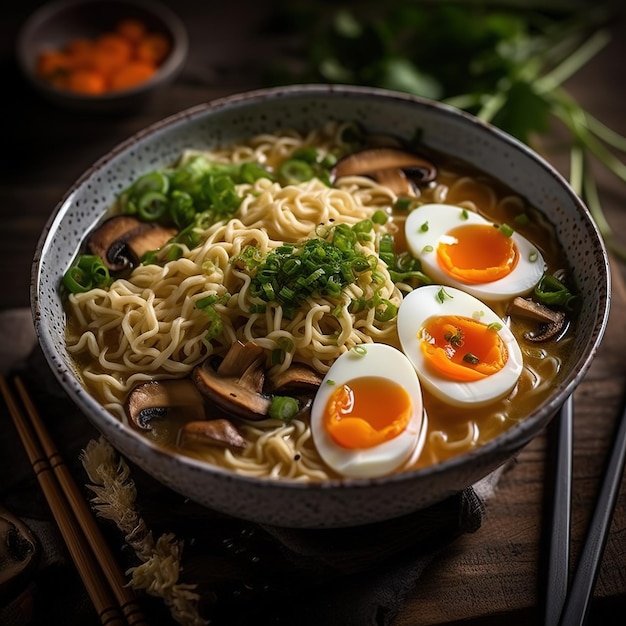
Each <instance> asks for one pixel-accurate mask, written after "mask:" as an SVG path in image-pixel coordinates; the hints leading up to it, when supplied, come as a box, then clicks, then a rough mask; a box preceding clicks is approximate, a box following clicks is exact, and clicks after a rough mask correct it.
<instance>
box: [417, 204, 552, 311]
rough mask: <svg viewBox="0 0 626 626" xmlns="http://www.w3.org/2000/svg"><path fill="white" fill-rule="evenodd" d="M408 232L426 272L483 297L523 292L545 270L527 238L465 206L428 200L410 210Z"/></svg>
mask: <svg viewBox="0 0 626 626" xmlns="http://www.w3.org/2000/svg"><path fill="white" fill-rule="evenodd" d="M405 234H406V240H407V244H408V246H409V248H410V249H411V252H412V253H413V255H414V256H416V257H417V258H418V259H419V260H420V261H421V263H422V270H423V271H424V273H426V274H427V275H428V276H430V277H431V278H432V279H433V280H434V281H436V282H439V283H442V284H444V285H452V286H454V287H458V288H461V289H463V290H464V291H466V292H468V293H470V294H472V295H474V296H476V297H477V298H480V299H482V300H503V299H507V298H511V297H514V296H521V295H525V294H527V293H528V292H530V291H531V290H532V289H533V288H534V286H535V285H536V284H537V283H538V282H539V280H540V279H541V277H542V275H543V273H544V270H545V262H544V259H543V257H542V255H541V253H540V252H539V250H538V249H537V248H536V247H535V246H534V245H533V244H532V243H531V242H530V241H528V240H527V239H526V238H525V237H523V236H522V235H520V234H518V233H516V232H515V231H513V230H512V229H509V228H508V227H506V226H502V225H498V224H494V223H493V222H489V221H488V220H486V219H485V218H484V217H482V216H481V215H479V214H478V213H476V212H474V211H469V210H468V209H464V208H462V207H458V206H453V205H449V204H425V205H423V206H421V207H419V208H417V209H415V210H413V211H411V213H409V215H408V217H407V219H406V225H405Z"/></svg>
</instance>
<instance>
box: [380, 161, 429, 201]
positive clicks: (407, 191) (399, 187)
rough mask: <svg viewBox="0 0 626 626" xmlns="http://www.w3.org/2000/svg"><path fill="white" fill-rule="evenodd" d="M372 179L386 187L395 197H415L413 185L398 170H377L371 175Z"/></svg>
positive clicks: (415, 192)
mask: <svg viewBox="0 0 626 626" xmlns="http://www.w3.org/2000/svg"><path fill="white" fill-rule="evenodd" d="M372 178H373V179H374V180H375V181H376V182H378V183H380V184H381V185H383V186H384V187H388V188H389V189H391V191H393V192H394V193H395V194H396V195H397V196H413V197H415V196H417V195H418V194H417V191H416V188H415V185H414V184H413V183H412V182H411V181H410V180H409V179H408V178H407V176H406V174H405V173H404V172H403V171H402V170H401V169H398V168H395V167H394V168H389V169H386V170H378V171H377V172H374V173H373V174H372Z"/></svg>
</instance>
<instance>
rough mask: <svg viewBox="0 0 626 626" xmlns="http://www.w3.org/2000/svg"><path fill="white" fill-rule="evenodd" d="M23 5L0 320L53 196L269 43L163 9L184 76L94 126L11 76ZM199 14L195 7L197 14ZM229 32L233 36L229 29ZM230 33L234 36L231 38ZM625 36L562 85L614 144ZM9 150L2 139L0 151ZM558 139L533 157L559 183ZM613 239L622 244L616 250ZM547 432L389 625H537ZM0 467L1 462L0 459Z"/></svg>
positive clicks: (610, 421)
mask: <svg viewBox="0 0 626 626" xmlns="http://www.w3.org/2000/svg"><path fill="white" fill-rule="evenodd" d="M37 4H38V3H36V2H28V1H25V2H20V3H10V5H9V6H6V7H3V11H2V14H1V15H0V26H1V29H2V32H1V37H0V50H1V54H2V56H1V61H0V62H1V69H2V75H3V76H4V84H5V87H4V88H3V89H2V96H1V97H0V103H1V104H0V106H1V107H2V116H1V120H2V124H3V128H2V138H3V140H4V141H3V144H4V145H3V146H2V161H3V164H2V167H1V168H0V211H1V212H2V226H1V227H0V249H1V250H2V256H1V258H2V260H1V261H0V285H2V287H1V289H0V310H4V309H11V308H16V307H27V306H28V304H29V277H30V264H31V259H32V256H33V252H34V249H35V246H36V243H37V240H38V237H39V234H40V232H41V230H42V228H43V226H44V224H45V222H46V221H47V219H48V217H49V216H50V214H51V212H52V211H53V209H54V207H55V205H56V203H57V202H58V201H59V199H60V198H61V196H62V194H63V193H64V191H65V190H66V189H67V188H68V187H69V186H70V185H71V184H72V183H73V182H74V180H75V179H76V178H77V177H78V176H79V175H80V174H81V173H82V172H83V171H84V170H85V169H86V168H87V167H88V166H89V165H91V164H92V163H93V162H94V161H96V160H97V159H98V158H99V157H101V156H102V155H104V154H105V153H106V152H107V151H108V150H109V149H110V148H112V147H113V146H115V145H116V144H117V143H118V142H120V141H121V140H123V139H125V138H127V137H128V136H129V135H130V134H132V133H134V132H135V131H137V130H140V129H141V128H143V127H145V126H147V125H148V124H150V123H152V122H154V121H156V120H158V119H160V118H162V117H164V116H166V115H169V114H171V113H174V112H177V111H179V110H181V109H184V108H187V107H189V106H191V105H194V104H197V103H200V102H203V101H206V100H208V99H212V98H214V97H218V96H222V95H227V94H230V93H235V92H238V91H243V90H246V89H249V88H255V87H258V86H260V83H259V81H260V78H259V76H260V70H261V67H262V63H260V62H259V59H262V58H263V54H262V53H263V52H264V50H266V46H267V45H268V42H267V40H266V39H264V38H263V36H262V33H259V32H258V31H257V30H256V29H255V25H254V23H252V24H248V25H246V24H247V23H246V22H240V21H234V20H233V16H234V15H236V14H237V13H236V11H237V8H236V6H235V7H233V5H230V7H231V8H230V9H228V8H225V7H224V6H222V5H218V4H216V5H215V6H211V8H210V11H209V9H208V8H207V9H205V10H204V12H203V11H202V10H201V8H199V7H201V6H202V4H203V3H193V2H186V1H181V2H170V3H169V4H171V5H172V6H173V8H175V9H176V10H177V11H178V12H179V14H180V15H181V17H183V18H184V19H185V20H186V22H187V26H188V29H189V34H190V41H191V49H190V57H189V61H188V63H187V67H186V69H185V71H184V73H183V74H182V75H181V76H180V78H179V79H178V80H177V81H176V83H175V84H174V85H173V86H172V87H171V88H169V89H168V90H166V91H165V92H164V93H162V94H161V95H160V96H159V98H158V99H157V100H155V101H154V102H152V103H150V104H149V105H148V106H147V107H145V108H144V109H142V110H141V111H138V112H135V113H133V114H130V115H117V116H100V117H94V116H93V115H88V114H79V113H75V112H68V111H63V110H59V109H56V108H53V107H52V106H50V105H49V104H48V103H46V102H45V101H43V100H41V99H40V98H39V97H38V96H37V95H35V94H34V93H32V92H31V91H30V89H29V88H28V87H27V85H26V84H25V83H24V82H23V80H22V78H21V77H20V75H19V72H18V69H17V66H16V64H15V59H14V56H13V53H14V43H15V35H16V32H17V29H18V27H19V25H20V24H21V23H22V21H23V19H24V18H25V17H26V15H28V13H29V12H30V10H31V9H32V8H33V7H34V6H37ZM205 6H208V5H205ZM233 25H237V26H238V27H233ZM242 25H243V26H242ZM625 42H626V30H625V29H624V28H621V29H618V30H616V33H615V37H614V39H613V42H612V43H611V44H610V46H609V47H608V48H607V49H605V50H604V51H603V52H602V53H601V54H600V55H599V56H598V57H597V58H596V59H594V60H593V61H592V62H591V63H590V65H589V66H588V67H586V68H584V69H583V70H582V71H580V72H579V73H578V74H577V75H576V76H575V77H574V78H572V79H571V80H570V81H569V82H568V83H567V87H568V89H569V90H570V92H571V93H572V94H573V95H575V96H576V97H577V98H578V100H579V101H580V102H581V103H582V104H583V105H585V106H586V107H587V108H588V109H589V110H590V111H591V112H592V113H593V114H594V115H595V116H596V117H598V118H599V119H601V120H602V121H604V122H605V123H606V124H608V125H609V126H611V127H613V128H614V129H616V130H618V131H620V132H622V133H624V134H626V104H625V103H626V70H625V68H624V64H625V60H626V45H625ZM7 139H8V141H7ZM561 139H562V135H561V134H560V131H559V129H558V128H555V129H554V133H553V134H552V135H551V136H550V137H549V138H548V139H546V140H545V141H544V144H543V146H544V150H545V155H546V156H547V158H548V159H549V160H551V161H552V162H553V163H554V164H555V165H556V166H557V167H558V168H559V169H560V170H561V171H562V172H563V173H567V166H568V165H567V164H568V160H567V155H566V153H565V152H564V151H563V146H562V144H561ZM596 171H597V180H598V184H599V185H600V191H601V195H602V199H603V201H604V205H605V210H606V212H607V216H608V218H609V220H610V222H611V224H612V225H613V228H614V230H615V231H616V232H618V233H625V232H626V210H625V209H626V185H625V184H623V183H620V182H619V181H618V180H617V179H616V178H615V177H613V176H612V175H610V174H608V173H606V172H605V171H604V170H602V169H601V168H599V167H598V168H596ZM623 239H624V241H626V237H624V238H623ZM625 276H626V268H625V266H624V264H620V263H618V262H615V263H614V265H613V296H612V312H611V317H610V321H609V326H608V329H607V333H606V336H605V337H606V338H605V340H604V341H603V343H602V345H601V347H600V349H599V351H598V354H597V356H596V358H595V360H594V362H593V365H592V367H591V370H590V371H589V373H588V375H587V376H586V378H585V380H584V381H583V383H582V384H581V385H580V387H579V388H578V389H577V391H576V393H575V435H574V440H575V449H574V477H573V509H572V565H575V564H576V561H577V556H578V553H579V551H580V548H581V544H582V540H583V537H584V534H585V531H586V528H587V524H588V522H589V517H590V514H591V512H592V509H593V506H594V499H595V493H596V489H597V486H598V482H599V479H600V476H601V474H602V471H603V468H604V465H605V461H606V455H607V451H608V448H609V445H610V443H611V440H612V437H613V433H614V430H615V425H616V419H617V416H618V415H619V412H620V408H621V403H622V398H623V393H624V389H626V367H625V366H626V355H625V352H626V326H625V324H626V323H625V321H624V320H625V316H624V306H625V305H626V288H624V282H625V281H624V277H625ZM550 455H551V449H550V431H548V432H546V433H544V434H542V435H541V436H539V437H537V438H536V439H535V440H534V441H533V442H531V443H530V444H529V445H528V446H527V447H526V448H525V449H524V450H523V451H522V452H521V453H520V454H519V456H518V457H517V459H516V461H515V462H514V463H513V465H512V466H511V467H509V468H508V470H507V471H506V472H505V473H504V475H503V477H502V478H501V480H500V483H499V486H498V489H497V492H496V495H495V497H494V498H493V499H492V500H491V501H490V502H489V503H488V506H487V514H486V519H485V522H484V524H483V526H482V527H481V528H480V530H479V531H478V532H476V533H474V534H470V535H465V536H463V537H461V538H460V539H459V540H457V541H456V542H454V543H453V544H452V545H451V546H450V547H449V548H448V549H446V550H445V552H444V553H443V554H441V555H440V557H439V558H438V559H437V560H436V561H435V562H433V563H432V564H431V565H430V566H429V569H428V571H427V573H426V575H424V576H423V577H422V578H421V579H420V582H419V585H418V586H417V588H415V589H414V590H412V591H411V592H410V594H409V596H408V598H407V601H406V605H405V607H404V609H403V610H402V612H401V614H400V615H399V616H398V618H397V620H396V622H394V624H397V626H418V625H419V626H427V625H435V624H448V625H450V624H457V623H458V624H460V623H463V624H503V623H506V624H510V625H513V624H539V623H541V615H542V613H541V605H542V597H543V587H544V585H545V579H544V576H545V545H544V542H545V529H544V524H545V522H546V511H547V507H546V503H545V501H544V499H545V495H546V493H547V490H546V488H547V485H546V476H547V466H548V460H549V458H550ZM0 462H2V461H0ZM620 609H626V490H625V489H624V488H622V491H621V493H620V495H619V498H618V502H617V509H616V513H615V517H614V520H613V523H612V526H611V532H610V535H609V538H608V541H607V544H606V549H605V554H604V560H603V563H602V567H601V569H600V571H599V576H598V580H597V584H596V588H595V594H594V600H593V603H592V607H591V613H590V619H589V623H593V624H623V623H624V614H623V612H621V611H620Z"/></svg>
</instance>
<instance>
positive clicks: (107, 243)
mask: <svg viewBox="0 0 626 626" xmlns="http://www.w3.org/2000/svg"><path fill="white" fill-rule="evenodd" d="M175 234H176V230H175V229H173V228H165V227H163V226H160V225H158V224H154V223H151V222H141V221H139V220H138V219H137V218H135V217H132V216H131V215H115V216H113V217H110V218H109V219H107V220H105V221H104V222H102V224H100V226H98V227H97V228H96V229H95V230H94V231H93V232H92V233H91V234H90V235H89V238H88V239H87V249H88V250H89V252H91V253H92V254H96V255H98V256H99V257H100V258H101V259H102V261H103V262H104V264H105V265H106V266H107V267H108V268H109V269H110V270H113V271H119V270H123V269H125V268H127V267H132V266H134V265H136V264H137V262H138V261H139V258H140V257H141V256H142V255H143V254H144V253H145V252H147V251H149V250H158V249H159V248H162V247H163V246H164V245H165V244H166V243H167V242H168V241H169V240H170V239H171V238H172V237H173V236H174V235H175Z"/></svg>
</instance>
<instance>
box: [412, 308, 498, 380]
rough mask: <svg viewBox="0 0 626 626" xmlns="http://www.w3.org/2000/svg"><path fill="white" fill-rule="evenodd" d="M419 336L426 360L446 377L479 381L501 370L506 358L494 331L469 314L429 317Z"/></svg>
mask: <svg viewBox="0 0 626 626" xmlns="http://www.w3.org/2000/svg"><path fill="white" fill-rule="evenodd" d="M419 336H420V337H421V339H422V341H421V343H420V347H421V349H422V354H423V355H424V357H425V358H426V361H427V363H430V364H431V365H432V367H433V368H435V369H436V370H437V371H438V372H439V373H440V374H442V375H443V376H445V377H446V378H448V379H449V380H455V381H459V382H472V381H475V380H481V379H482V378H486V377H487V376H490V375H491V374H495V373H496V372H498V371H499V370H501V369H502V368H503V367H504V365H505V363H506V361H507V358H508V353H507V349H506V346H505V345H504V343H503V341H502V339H501V338H500V336H499V335H498V333H497V331H496V330H495V329H493V328H489V327H488V326H487V325H486V324H483V323H482V322H479V321H477V320H475V319H472V318H471V317H462V316H460V315H441V316H435V317H431V318H429V319H428V320H426V322H425V324H424V326H423V327H422V329H421V331H420V333H419Z"/></svg>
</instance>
